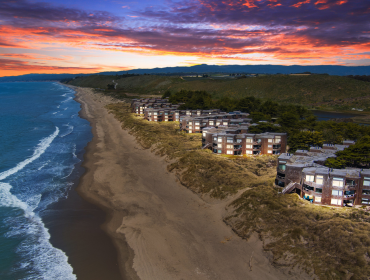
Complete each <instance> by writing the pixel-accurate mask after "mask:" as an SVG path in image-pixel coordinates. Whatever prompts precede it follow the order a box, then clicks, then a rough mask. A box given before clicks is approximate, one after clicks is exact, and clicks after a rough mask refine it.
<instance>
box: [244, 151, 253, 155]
mask: <svg viewBox="0 0 370 280" xmlns="http://www.w3.org/2000/svg"><path fill="white" fill-rule="evenodd" d="M245 153H246V154H247V155H251V154H253V152H252V151H246V152H245Z"/></svg>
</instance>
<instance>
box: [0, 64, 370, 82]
mask: <svg viewBox="0 0 370 280" xmlns="http://www.w3.org/2000/svg"><path fill="white" fill-rule="evenodd" d="M304 72H310V73H316V74H329V75H336V76H346V75H370V66H336V65H316V66H300V65H292V66H282V65H207V64H201V65H194V66H179V67H164V68H153V69H133V70H129V71H119V72H101V73H96V74H94V75H122V74H161V75H175V74H177V75H179V76H181V75H184V74H190V73H198V74H204V73H253V74H255V73H257V74H278V73H280V74H291V73H304ZM89 75H91V74H27V75H21V76H12V77H0V82H18V81H58V80H61V79H69V78H74V77H76V76H89Z"/></svg>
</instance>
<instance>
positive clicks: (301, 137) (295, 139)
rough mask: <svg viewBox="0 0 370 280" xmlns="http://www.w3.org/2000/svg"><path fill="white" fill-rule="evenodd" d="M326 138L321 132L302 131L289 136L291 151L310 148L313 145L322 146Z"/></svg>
mask: <svg viewBox="0 0 370 280" xmlns="http://www.w3.org/2000/svg"><path fill="white" fill-rule="evenodd" d="M323 143H324V138H323V136H322V134H321V133H320V132H310V131H300V132H298V133H295V134H293V135H291V136H290V137H289V140H288V145H289V152H295V151H296V150H309V149H310V147H312V146H319V147H322V144H323Z"/></svg>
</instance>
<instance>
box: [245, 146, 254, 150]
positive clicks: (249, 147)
mask: <svg viewBox="0 0 370 280" xmlns="http://www.w3.org/2000/svg"><path fill="white" fill-rule="evenodd" d="M245 147H246V148H247V149H252V148H253V146H252V145H245Z"/></svg>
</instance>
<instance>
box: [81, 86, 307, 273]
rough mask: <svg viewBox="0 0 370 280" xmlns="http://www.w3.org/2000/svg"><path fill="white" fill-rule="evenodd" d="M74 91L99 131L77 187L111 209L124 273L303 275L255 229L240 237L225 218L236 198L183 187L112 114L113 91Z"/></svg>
mask: <svg viewBox="0 0 370 280" xmlns="http://www.w3.org/2000/svg"><path fill="white" fill-rule="evenodd" d="M75 89H76V91H77V94H76V100H77V101H78V102H80V103H81V104H82V111H81V116H82V117H83V118H86V119H87V120H88V121H90V123H91V125H92V128H93V129H92V130H93V135H94V137H93V140H92V141H91V142H90V143H89V144H88V146H87V147H86V153H85V156H84V162H83V164H82V166H83V167H85V169H86V172H85V174H84V175H83V176H82V177H81V179H80V183H79V186H78V188H77V191H78V192H79V193H80V195H81V196H82V197H83V198H85V199H87V200H88V201H89V202H92V203H94V204H96V205H99V206H100V207H102V208H103V209H105V211H106V212H107V213H108V214H109V219H108V220H107V221H106V223H105V224H104V226H103V228H104V230H105V231H106V232H107V234H108V235H109V236H110V237H111V238H112V240H113V242H114V244H115V246H116V248H117V251H118V255H119V260H118V262H119V266H120V268H121V273H122V278H123V279H142V280H144V279H145V280H146V279H148V280H149V279H150V280H155V279H160V280H165V279H171V280H173V279H227V280H232V279H258V280H261V279H303V278H305V277H304V276H305V275H299V273H298V274H295V275H288V274H286V273H284V272H283V271H282V270H280V269H277V268H275V267H274V266H272V265H271V261H270V260H271V258H272V257H271V255H268V254H267V253H266V252H264V251H263V249H262V245H263V244H262V241H260V240H259V238H258V236H257V235H254V236H252V238H251V239H250V240H248V241H246V240H243V239H241V238H240V237H238V236H237V235H236V234H235V233H234V232H233V231H232V230H231V228H230V227H228V226H227V225H226V224H225V223H224V222H223V220H222V218H223V216H224V215H225V214H226V211H225V207H226V205H227V204H228V203H229V201H230V199H231V198H230V199H229V200H223V201H212V203H209V202H206V201H205V200H203V199H201V197H199V196H198V195H197V194H195V193H193V192H191V191H190V190H188V189H187V188H185V187H184V186H182V185H181V184H180V183H179V182H178V180H177V179H176V177H175V175H174V174H172V173H169V172H168V171H167V169H166V166H167V164H168V163H167V162H166V160H165V159H164V158H161V157H159V156H156V155H154V154H153V153H151V152H150V150H145V149H143V148H142V147H141V146H140V145H139V144H138V143H137V142H136V141H135V138H134V137H133V136H132V135H130V134H129V133H128V131H125V130H123V129H122V128H121V124H120V123H119V122H118V121H117V120H116V119H115V118H114V117H113V115H112V114H108V112H107V110H106V109H105V108H104V105H106V104H108V103H111V102H112V99H111V98H110V97H106V96H102V95H99V94H95V93H93V92H92V91H91V90H90V89H86V88H75ZM250 265H251V266H252V268H250Z"/></svg>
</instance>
